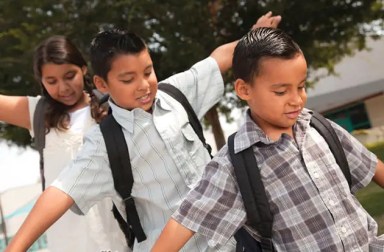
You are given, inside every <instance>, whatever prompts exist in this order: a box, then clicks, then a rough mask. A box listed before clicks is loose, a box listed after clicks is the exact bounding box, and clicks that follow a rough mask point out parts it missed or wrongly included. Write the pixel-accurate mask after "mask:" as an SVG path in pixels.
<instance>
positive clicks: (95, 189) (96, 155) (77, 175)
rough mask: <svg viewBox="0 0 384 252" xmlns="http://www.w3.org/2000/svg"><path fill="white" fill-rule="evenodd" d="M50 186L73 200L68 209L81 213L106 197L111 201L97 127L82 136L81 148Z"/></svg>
mask: <svg viewBox="0 0 384 252" xmlns="http://www.w3.org/2000/svg"><path fill="white" fill-rule="evenodd" d="M52 186H54V187H56V188H58V189H60V190H62V191H63V192H65V193H66V194H68V195H69V196H70V197H72V198H73V200H74V201H75V205H74V206H73V207H72V208H71V210H72V211H73V212H75V213H77V214H85V213H87V212H88V210H89V209H90V208H91V207H92V206H93V205H95V204H96V203H97V202H99V201H101V200H102V199H104V198H106V197H110V198H112V199H113V198H114V197H116V196H117V195H116V193H115V190H114V187H113V178H112V172H111V169H110V168H109V161H108V156H107V152H106V148H105V144H104V139H103V136H102V134H101V132H100V128H99V125H95V126H93V127H92V128H91V130H90V131H89V132H88V133H87V134H86V135H85V136H84V145H83V147H82V149H81V150H80V152H79V153H78V154H77V156H76V158H75V159H74V160H73V161H71V163H70V164H69V165H68V166H67V167H66V168H65V169H64V170H63V171H62V172H61V173H60V175H59V177H58V178H57V179H56V180H55V181H54V182H53V183H52Z"/></svg>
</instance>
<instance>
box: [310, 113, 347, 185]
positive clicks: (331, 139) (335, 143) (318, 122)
mask: <svg viewBox="0 0 384 252" xmlns="http://www.w3.org/2000/svg"><path fill="white" fill-rule="evenodd" d="M310 124H311V125H312V126H313V127H314V128H315V129H316V130H317V131H318V132H319V133H320V135H321V136H322V137H323V138H324V139H325V141H326V142H327V144H328V146H329V149H330V150H331V152H332V153H333V156H334V157H335V159H336V163H337V164H338V165H339V166H340V168H341V170H342V172H343V174H344V176H345V178H346V180H347V182H348V185H349V188H351V185H352V179H351V172H350V169H349V165H348V161H347V158H346V156H345V152H344V150H343V147H342V145H341V143H340V140H339V137H338V136H337V134H336V132H335V130H334V128H333V127H332V125H331V124H330V122H329V121H328V120H327V119H326V118H325V117H324V116H322V115H321V114H320V113H318V112H316V111H312V118H311V122H310Z"/></svg>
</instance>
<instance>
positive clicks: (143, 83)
mask: <svg viewBox="0 0 384 252" xmlns="http://www.w3.org/2000/svg"><path fill="white" fill-rule="evenodd" d="M148 88H149V81H148V80H146V79H143V80H142V81H141V84H140V87H139V89H140V90H146V89H148Z"/></svg>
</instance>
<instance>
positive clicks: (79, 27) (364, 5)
mask: <svg viewBox="0 0 384 252" xmlns="http://www.w3.org/2000/svg"><path fill="white" fill-rule="evenodd" d="M382 4H383V3H382V1H381V0H359V1H357V0H319V1H306V0H295V1H284V0H269V1H268V0H264V1H247V0H183V1H179V0H168V1H165V0H140V1H136V0H114V1H112V0H105V1H99V0H93V1H88V0H61V1H56V3H53V2H52V1H48V0H18V1H12V0H2V1H0V48H1V49H0V50H1V51H0V93H2V94H9V95H15V94H17V95H26V94H28V95H36V94H38V93H39V87H37V85H36V84H35V82H34V79H33V76H32V52H33V49H34V47H35V46H36V45H37V44H38V43H39V42H40V41H42V40H43V39H45V38H47V37H48V36H50V35H53V34H62V35H66V36H68V37H69V38H70V39H71V40H73V41H74V43H75V44H76V45H77V46H78V47H79V48H80V50H81V51H82V52H83V53H84V54H85V56H86V57H87V56H88V45H89V43H90V40H91V38H92V36H93V35H94V34H96V33H97V32H98V31H99V30H100V29H104V28H106V27H110V26H113V25H114V26H117V27H124V28H128V29H130V30H132V31H134V32H137V33H138V34H140V35H141V36H142V37H143V38H144V39H145V40H146V41H147V42H148V43H149V45H150V48H151V50H152V52H153V54H152V56H153V61H154V65H155V69H156V73H157V75H158V79H159V80H161V79H164V78H165V77H167V76H169V75H171V74H173V73H175V72H179V71H183V70H185V69H187V68H188V67H190V66H191V65H192V64H193V63H194V62H197V61H198V60H200V59H202V58H204V57H206V56H208V55H209V53H210V52H211V51H212V50H213V49H214V48H215V47H217V46H218V45H220V44H222V43H225V42H229V41H232V40H235V39H238V38H240V37H241V36H242V35H243V34H245V33H246V32H247V31H248V30H249V28H250V27H251V26H252V25H253V24H254V23H255V21H256V20H257V19H258V18H259V17H260V16H261V15H263V14H265V13H266V12H267V11H269V10H271V11H272V12H273V13H274V14H278V15H282V17H283V20H282V23H281V25H280V28H281V29H283V30H285V31H286V32H287V33H289V34H290V35H292V36H293V37H294V39H295V40H296V41H297V42H298V43H299V45H300V46H301V48H302V50H303V51H304V53H305V55H306V58H307V61H308V63H309V66H310V68H311V69H318V68H325V69H327V70H328V72H329V73H332V70H333V66H334V65H335V63H337V62H338V61H339V60H340V59H341V58H342V57H344V56H346V55H351V54H353V53H354V52H355V51H356V50H361V49H364V48H365V39H366V34H370V35H375V34H377V32H378V31H381V30H382V25H383V24H382V20H381V17H382V16H383V6H382ZM231 81H232V78H231V75H230V74H228V76H226V82H227V83H228V85H227V88H226V90H227V95H226V98H225V99H223V102H221V103H220V107H219V110H220V112H222V113H224V114H228V112H229V111H230V110H231V109H232V108H233V106H241V104H240V103H239V101H238V100H237V99H236V96H235V95H233V93H232V87H231V85H230V84H231ZM1 129H2V131H1V132H0V134H2V135H1V136H2V137H6V138H7V139H12V140H14V141H15V142H16V143H18V144H21V145H23V144H25V143H27V142H28V141H29V140H25V139H24V140H21V139H20V137H21V138H22V135H21V134H23V133H20V130H17V129H14V127H5V128H4V127H2V128H1ZM24 135H25V134H24ZM27 139H28V136H27Z"/></svg>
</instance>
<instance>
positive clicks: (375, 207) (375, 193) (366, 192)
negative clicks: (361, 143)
mask: <svg viewBox="0 0 384 252" xmlns="http://www.w3.org/2000/svg"><path fill="white" fill-rule="evenodd" d="M367 147H368V149H369V150H371V151H372V152H373V153H375V154H376V155H377V157H378V158H379V159H380V160H384V142H381V143H377V144H374V145H370V146H367ZM356 197H357V198H358V199H359V201H360V203H361V204H362V205H363V207H364V208H365V210H367V212H368V213H369V214H370V215H371V216H372V217H373V218H374V219H375V220H376V221H377V223H378V225H379V231H378V234H384V204H383V200H384V190H383V188H381V187H379V186H378V185H376V184H375V183H373V182H372V183H370V184H369V185H368V186H367V187H366V188H364V189H362V190H360V191H359V192H358V193H357V194H356Z"/></svg>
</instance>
